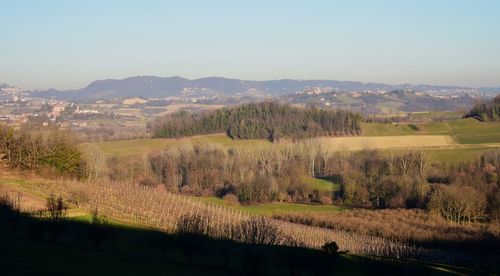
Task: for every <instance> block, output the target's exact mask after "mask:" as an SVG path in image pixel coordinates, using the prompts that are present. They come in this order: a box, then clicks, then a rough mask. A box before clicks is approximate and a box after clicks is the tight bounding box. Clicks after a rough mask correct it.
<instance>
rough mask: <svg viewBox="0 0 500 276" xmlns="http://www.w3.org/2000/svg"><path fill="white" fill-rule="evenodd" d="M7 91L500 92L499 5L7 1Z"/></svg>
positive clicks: (2, 25)
mask: <svg viewBox="0 0 500 276" xmlns="http://www.w3.org/2000/svg"><path fill="white" fill-rule="evenodd" d="M3 9H4V11H5V12H4V14H3V15H2V17H0V32H1V33H2V34H3V36H2V39H1V43H0V45H1V46H0V49H1V51H0V60H1V61H2V62H0V83H7V84H10V85H15V86H19V87H22V88H26V89H47V88H56V89H77V88H82V87H85V86H87V85H88V84H89V83H90V82H92V81H94V80H98V79H122V78H127V77H131V76H138V75H152V76H159V77H164V76H181V77H184V78H189V79H197V78H203V77H209V76H220V77H226V78H236V79H242V80H271V79H331V80H347V81H361V82H376V83H387V84H402V83H413V84H429V85H452V86H467V87H481V86H500V55H499V54H498V53H499V52H500V36H498V30H500V16H498V13H499V11H500V2H498V1H481V2H479V1H439V3H435V1H434V2H433V1H418V2H414V3H413V2H412V3H407V2H405V3H402V2H394V1H377V2H376V3H375V2H373V1H354V2H349V3H345V2H340V1H312V2H305V1H255V2H252V3H240V2H232V1H210V2H207V1H183V2H182V3H178V2H168V3H166V2H162V3H159V2H156V1H140V2H134V1H114V0H113V1H112V0H108V1H71V2H70V1H44V2H38V1H28V0H25V1H10V0H7V1H3Z"/></svg>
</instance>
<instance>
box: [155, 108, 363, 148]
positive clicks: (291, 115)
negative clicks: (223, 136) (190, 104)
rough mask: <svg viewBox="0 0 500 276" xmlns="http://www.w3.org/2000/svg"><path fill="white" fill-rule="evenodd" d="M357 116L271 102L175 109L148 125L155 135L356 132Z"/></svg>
mask: <svg viewBox="0 0 500 276" xmlns="http://www.w3.org/2000/svg"><path fill="white" fill-rule="evenodd" d="M360 122H361V116H360V115H359V114H357V113H352V112H348V111H343V110H322V109H317V108H308V109H304V108H297V107H292V106H289V105H282V104H279V103H274V102H265V103H251V104H246V105H241V106H238V107H233V108H222V109H219V110H216V111H214V112H211V113H205V114H199V113H188V112H179V113H175V114H172V115H167V116H164V117H161V118H158V119H156V120H155V121H153V122H151V123H149V124H148V127H149V129H150V130H151V131H152V133H153V136H154V137H157V138H172V137H183V136H192V135H200V134H210V133H220V132H225V133H227V135H228V136H229V137H231V138H233V139H269V140H271V141H276V140H279V139H280V138H285V137H286V138H294V139H299V138H306V137H314V136H343V135H358V134H359V133H360V131H361V126H360Z"/></svg>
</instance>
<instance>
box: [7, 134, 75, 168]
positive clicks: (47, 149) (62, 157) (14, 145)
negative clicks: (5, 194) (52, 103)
mask: <svg viewBox="0 0 500 276" xmlns="http://www.w3.org/2000/svg"><path fill="white" fill-rule="evenodd" d="M0 159H1V160H4V161H5V162H6V163H7V164H8V165H9V166H10V167H12V168H15V169H21V170H32V171H40V170H42V169H50V170H52V171H55V172H57V173H59V174H68V175H77V174H78V173H79V169H80V165H81V152H80V150H79V149H78V143H77V141H76V139H74V137H73V136H72V135H71V134H70V133H69V132H67V131H63V130H59V129H55V128H47V129H42V128H39V129H31V128H27V127H23V128H20V129H15V128H14V127H10V126H2V125H0Z"/></svg>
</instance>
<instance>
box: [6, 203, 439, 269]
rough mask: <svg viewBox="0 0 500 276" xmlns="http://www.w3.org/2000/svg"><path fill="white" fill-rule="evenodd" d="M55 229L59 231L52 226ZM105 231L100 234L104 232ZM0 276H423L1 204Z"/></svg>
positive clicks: (372, 263) (383, 265) (346, 258)
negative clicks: (25, 211)
mask: <svg viewBox="0 0 500 276" xmlns="http://www.w3.org/2000/svg"><path fill="white" fill-rule="evenodd" d="M55 224H57V225H55ZM100 231H102V232H100ZM0 271H1V272H2V275H165V274H168V275H181V274H184V275H212V274H213V275H360V274H362V275H366V274H370V275H392V274H400V273H401V275H422V274H430V275H433V274H443V273H447V272H446V271H442V270H436V269H433V268H430V267H428V266H424V265H421V264H416V263H409V262H401V261H390V260H380V259H379V260H375V259H370V258H364V257H357V256H352V255H347V254H345V255H338V254H333V255H332V254H326V253H325V252H322V251H319V250H312V249H305V248H299V247H284V246H269V245H251V244H241V243H236V242H232V241H227V240H214V239H210V238H208V237H205V236H199V235H186V234H185V235H167V234H165V233H162V232H158V231H155V230H149V229H142V228H134V227H130V226H122V225H114V224H104V225H102V224H100V225H96V223H94V222H92V221H84V220H75V219H72V220H69V219H64V220H61V221H58V222H54V221H51V220H48V219H46V218H41V217H33V216H29V215H26V214H22V213H20V212H18V211H15V210H13V209H12V208H9V206H6V205H0Z"/></svg>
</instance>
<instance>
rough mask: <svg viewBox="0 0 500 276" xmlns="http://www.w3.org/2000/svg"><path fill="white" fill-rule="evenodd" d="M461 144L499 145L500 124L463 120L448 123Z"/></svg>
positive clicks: (470, 119)
mask: <svg viewBox="0 0 500 276" xmlns="http://www.w3.org/2000/svg"><path fill="white" fill-rule="evenodd" d="M448 124H449V125H450V127H451V128H452V130H453V134H454V135H456V137H457V140H458V142H459V143H461V144H483V143H500V123H483V122H479V121H478V120H476V119H472V118H469V119H463V120H455V121H450V122H449V123H448Z"/></svg>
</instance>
